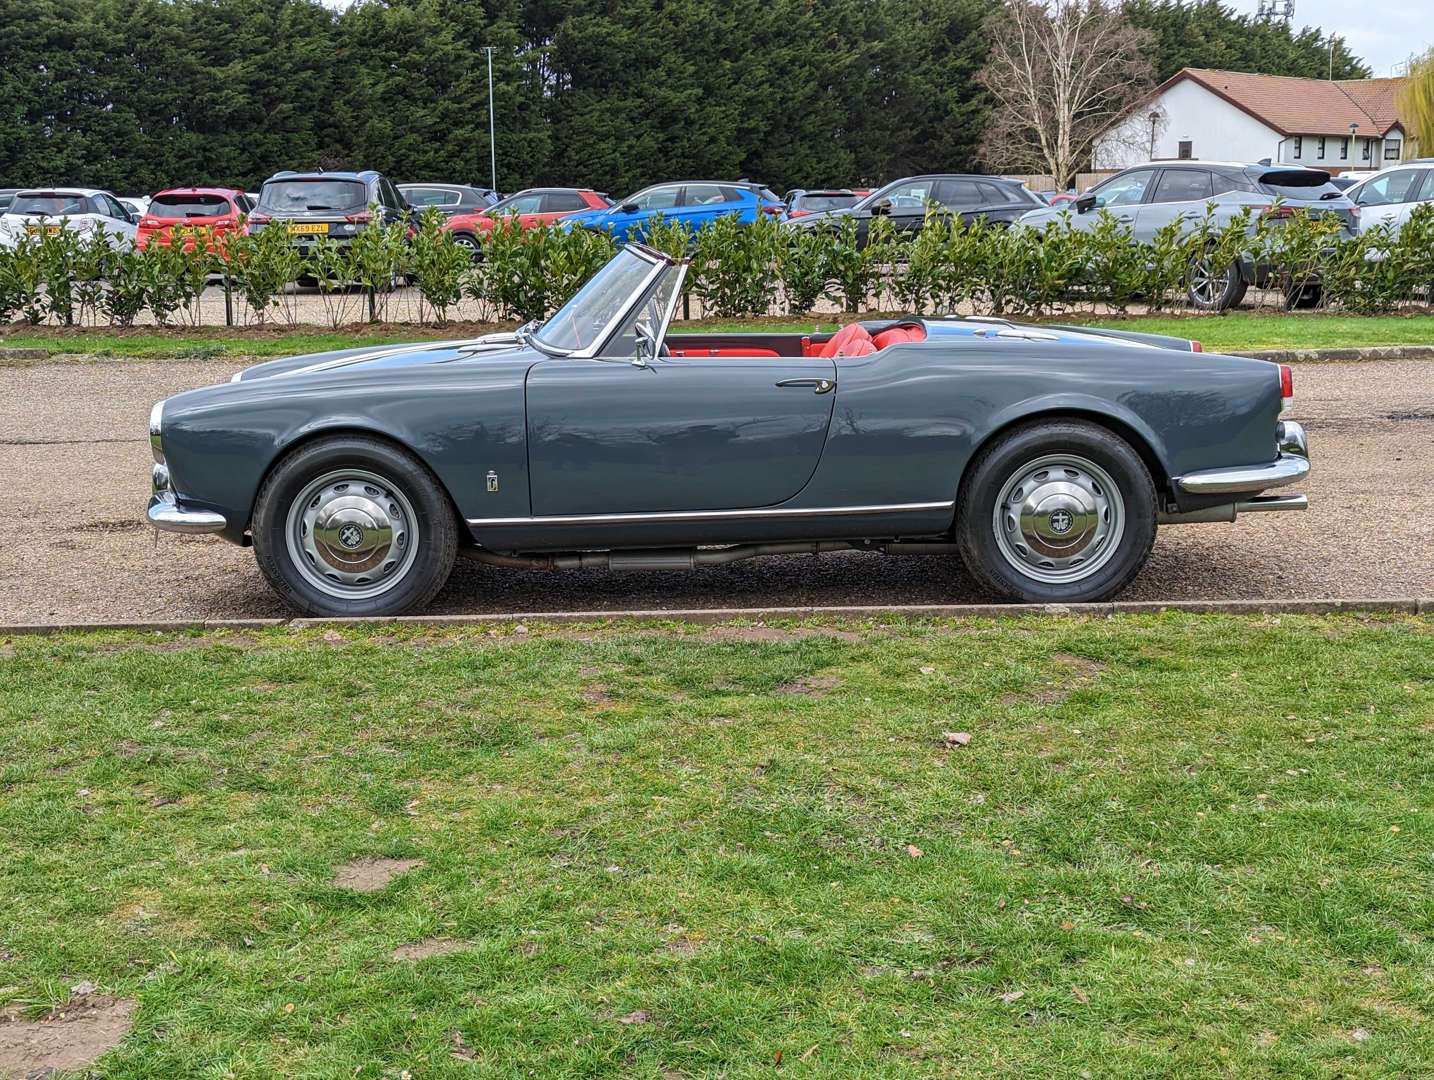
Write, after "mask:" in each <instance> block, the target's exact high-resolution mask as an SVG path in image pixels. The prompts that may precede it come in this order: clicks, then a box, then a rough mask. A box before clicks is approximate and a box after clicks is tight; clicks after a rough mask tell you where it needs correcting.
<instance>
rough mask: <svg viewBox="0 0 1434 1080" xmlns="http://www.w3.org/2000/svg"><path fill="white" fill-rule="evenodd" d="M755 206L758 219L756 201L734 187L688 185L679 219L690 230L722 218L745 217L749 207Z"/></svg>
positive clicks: (679, 210) (753, 215) (754, 213)
mask: <svg viewBox="0 0 1434 1080" xmlns="http://www.w3.org/2000/svg"><path fill="white" fill-rule="evenodd" d="M749 203H751V204H753V213H752V215H751V216H752V217H756V210H755V199H754V198H753V197H752V196H751V195H750V194H749V195H748V196H747V198H746V199H744V198H743V196H742V193H741V192H740V191H738V190H737V189H736V188H734V187H728V186H727V185H726V184H686V185H684V186H683V188H682V205H681V207H680V208H679V209H678V211H677V215H676V216H677V218H678V220H679V221H681V222H682V223H683V224H684V225H686V226H687V227H688V228H689V229H691V230H692V231H694V232H696V231H697V230H698V229H701V228H704V227H706V226H708V225H711V224H712V222H714V221H716V220H717V219H718V218H720V217H727V216H729V215H734V214H735V215H742V216H745V215H744V213H743V212H744V210H745V209H746V207H747V205H748V204H749Z"/></svg>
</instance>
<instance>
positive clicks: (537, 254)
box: [0, 206, 1434, 326]
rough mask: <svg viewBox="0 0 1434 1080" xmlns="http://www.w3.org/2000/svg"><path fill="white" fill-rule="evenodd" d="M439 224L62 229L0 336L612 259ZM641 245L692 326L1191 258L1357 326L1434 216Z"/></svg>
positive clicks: (997, 295) (1142, 268) (505, 279)
mask: <svg viewBox="0 0 1434 1080" xmlns="http://www.w3.org/2000/svg"><path fill="white" fill-rule="evenodd" d="M441 224H442V219H441V218H440V217H439V216H438V214H437V212H436V211H431V210H430V211H428V212H427V213H426V214H425V216H424V217H423V218H422V219H421V220H420V222H419V224H418V227H417V229H416V231H415V232H414V233H412V234H410V233H409V231H408V230H407V229H405V228H404V227H402V226H397V225H391V226H380V225H374V226H370V227H368V228H366V229H365V230H363V231H362V232H361V233H359V234H358V235H357V236H356V237H355V238H354V240H353V241H352V242H351V243H350V244H348V245H345V246H340V245H338V244H336V243H334V242H333V241H331V240H328V239H327V238H325V239H322V240H320V241H319V242H318V243H317V244H316V245H314V247H313V248H312V250H310V251H308V252H305V253H301V252H299V251H298V250H297V249H296V248H295V247H294V246H293V245H292V244H291V243H290V242H289V238H288V236H287V234H286V233H285V232H284V231H283V230H282V229H274V228H269V229H263V230H260V231H259V232H257V233H255V234H253V235H247V234H242V233H239V234H229V235H227V236H225V237H222V238H218V240H217V241H213V242H211V238H209V237H206V236H205V235H204V234H203V233H202V232H201V233H200V234H198V235H197V237H196V242H195V244H194V245H193V246H192V250H189V251H185V250H183V248H181V247H179V246H170V247H163V246H159V245H151V246H150V247H148V248H147V249H145V250H143V251H141V250H138V249H129V250H116V249H113V248H111V247H110V246H109V244H108V243H107V242H106V241H105V240H104V238H103V237H97V236H90V237H84V236H79V235H76V234H74V233H70V232H59V233H55V234H41V235H35V236H29V235H26V236H22V237H20V238H19V240H18V242H17V243H16V245H15V246H14V247H12V248H9V249H0V321H11V320H15V319H23V320H25V321H28V322H31V323H42V322H51V323H61V324H66V325H71V324H80V325H83V324H100V323H108V324H109V325H112V326H127V325H130V324H132V323H133V322H134V321H135V319H136V318H138V317H139V316H140V315H141V313H143V312H145V311H148V312H149V313H150V314H151V315H152V316H153V317H154V319H155V320H156V321H158V322H160V323H170V322H174V321H176V320H184V321H188V322H191V323H192V322H195V321H197V320H198V318H199V310H200V309H199V305H198V303H197V301H198V299H199V297H200V295H201V294H202V293H203V291H204V289H205V287H206V284H210V283H213V282H215V281H218V282H221V283H222V284H223V285H224V287H225V288H226V290H227V291H228V292H229V293H230V294H231V296H232V297H234V298H236V299H237V300H242V301H243V302H244V303H245V304H247V306H248V308H249V310H250V311H252V312H253V313H254V317H255V318H257V319H258V320H260V321H265V320H275V319H282V318H285V317H286V313H288V312H290V309H289V308H286V306H285V300H284V295H285V294H284V289H285V286H286V285H287V284H289V283H290V282H293V281H295V280H297V279H301V278H303V279H309V280H312V281H313V282H315V283H317V285H318V287H319V290H320V293H321V295H322V296H323V298H324V310H325V313H326V318H327V319H328V321H330V322H331V323H332V324H333V325H334V326H338V325H341V324H343V323H345V322H350V321H353V320H354V319H355V318H357V317H360V315H361V313H362V312H363V311H364V309H365V308H366V309H367V316H368V317H369V318H370V319H379V318H383V317H386V316H387V314H388V307H389V303H388V297H389V295H390V294H391V290H392V289H393V287H394V286H396V285H397V284H399V283H400V282H401V281H403V280H405V279H406V280H409V281H411V282H412V283H413V284H414V285H415V286H416V287H417V290H418V294H419V297H420V298H421V303H420V304H419V308H418V312H419V318H420V321H423V320H426V319H428V318H432V319H434V320H435V321H437V322H439V323H442V322H444V321H446V320H447V318H448V317H449V316H450V314H451V313H452V312H453V309H454V308H455V306H456V305H458V304H459V303H460V302H462V301H464V300H467V301H471V302H473V303H474V304H475V305H476V307H477V310H478V313H479V315H480V317H481V318H484V319H491V320H509V319H522V320H526V319H531V318H541V317H543V316H544V315H547V314H548V313H550V312H552V311H553V310H554V309H555V308H556V307H557V306H558V305H559V304H561V303H562V301H563V300H564V299H565V298H566V297H567V296H569V295H571V293H572V292H573V290H574V289H576V288H577V287H578V286H579V285H580V284H581V283H582V282H583V281H585V280H586V279H587V278H588V277H589V276H591V274H592V273H593V272H594V271H595V270H596V269H597V268H598V267H600V266H601V265H602V264H603V263H604V262H606V261H607V260H608V259H609V258H610V257H611V256H612V253H613V251H614V250H615V248H614V244H613V241H612V240H611V239H610V238H609V237H608V236H605V235H601V234H597V233H593V232H589V231H586V230H581V229H575V230H572V231H564V230H563V229H561V228H560V227H550V228H543V229H529V230H519V229H518V228H516V226H514V225H510V224H508V223H502V224H500V225H499V226H498V227H497V228H495V229H494V230H493V231H492V232H491V233H490V234H489V235H488V236H487V237H485V238H484V240H483V243H482V250H481V258H479V259H478V260H476V261H474V260H472V259H470V257H469V255H468V253H467V252H466V251H465V250H464V249H462V248H459V247H458V246H457V245H455V244H454V243H453V242H452V239H451V237H450V236H449V234H448V233H445V232H443V231H442V229H441ZM221 241H222V242H221ZM648 242H649V243H650V244H652V245H653V246H655V247H658V248H660V249H662V250H664V251H667V252H670V253H672V254H674V255H681V256H684V257H687V258H690V260H691V264H692V269H691V271H690V273H689V275H688V281H687V286H686V287H687V291H688V293H689V295H690V297H692V298H695V299H696V300H697V301H698V304H699V307H700V310H701V312H702V314H704V315H711V316H718V317H723V318H735V317H743V316H750V315H765V314H770V313H773V312H777V311H781V312H785V313H789V314H801V313H805V312H808V311H810V310H812V309H813V307H814V306H816V304H817V303H818V302H819V301H822V300H826V301H829V302H832V303H835V304H837V305H839V306H841V307H842V308H843V309H845V310H846V311H863V310H893V309H898V308H899V309H902V310H908V311H914V312H943V311H955V310H958V309H961V310H969V311H974V312H977V313H989V314H995V315H1045V314H1051V313H1056V312H1061V311H1070V310H1073V309H1083V308H1084V309H1094V308H1104V309H1107V310H1115V311H1124V310H1125V309H1127V308H1128V307H1129V306H1130V305H1131V304H1133V303H1142V304H1144V305H1146V306H1147V307H1148V308H1149V309H1150V310H1162V309H1167V310H1168V309H1173V308H1179V307H1183V306H1187V305H1188V300H1187V298H1186V291H1185V285H1186V278H1187V275H1188V273H1189V270H1190V267H1191V265H1192V263H1193V262H1194V261H1196V260H1200V259H1204V260H1208V261H1209V262H1210V263H1212V264H1215V265H1229V264H1230V263H1232V262H1234V261H1235V260H1237V259H1247V260H1254V261H1256V262H1258V263H1260V264H1261V265H1267V266H1270V267H1272V268H1273V270H1274V281H1273V284H1274V287H1275V292H1274V293H1273V294H1272V295H1273V296H1275V297H1276V298H1277V299H1278V298H1279V297H1281V296H1284V297H1288V298H1291V299H1294V298H1298V297H1305V298H1307V299H1308V298H1314V297H1317V299H1318V302H1319V303H1321V304H1323V305H1325V306H1328V307H1337V308H1340V309H1343V310H1346V311H1352V312H1356V313H1379V312H1389V311H1393V310H1397V309H1399V308H1402V307H1405V306H1407V305H1410V304H1413V303H1419V302H1424V301H1426V300H1427V299H1428V298H1429V289H1430V285H1431V283H1434V207H1430V206H1421V207H1419V208H1418V209H1417V211H1416V212H1415V213H1414V215H1413V217H1412V218H1411V220H1410V221H1409V222H1408V223H1407V224H1406V225H1405V226H1404V228H1403V229H1402V230H1401V231H1400V232H1399V233H1398V234H1397V235H1396V234H1395V233H1394V232H1393V231H1392V230H1390V229H1389V228H1387V227H1380V228H1376V229H1372V230H1370V231H1369V232H1366V233H1363V234H1361V235H1360V236H1359V237H1358V238H1356V239H1344V238H1341V236H1340V235H1339V226H1338V222H1337V220H1336V219H1334V218H1332V217H1312V216H1310V215H1307V214H1305V213H1303V212H1295V213H1293V214H1292V215H1290V216H1286V217H1274V216H1272V215H1269V214H1266V215H1264V216H1261V217H1258V218H1257V217H1252V216H1251V214H1250V212H1248V211H1247V212H1246V214H1245V216H1243V217H1241V218H1237V219H1236V220H1234V221H1232V222H1230V223H1228V224H1226V225H1225V226H1223V227H1219V226H1217V225H1215V223H1214V221H1213V218H1210V217H1207V218H1206V219H1205V220H1204V221H1202V222H1200V223H1199V225H1198V227H1197V228H1194V229H1193V230H1189V231H1187V232H1185V234H1184V235H1182V234H1181V230H1180V229H1178V228H1177V227H1176V226H1174V225H1172V226H1170V227H1168V228H1166V229H1165V230H1163V231H1162V232H1161V233H1160V234H1158V235H1157V236H1156V237H1155V238H1154V240H1153V242H1151V243H1149V244H1136V243H1134V242H1133V240H1132V237H1131V234H1130V232H1129V230H1128V229H1127V228H1126V227H1124V226H1123V225H1121V224H1120V223H1119V222H1117V221H1116V220H1115V218H1113V217H1111V216H1110V215H1108V214H1105V213H1104V212H1102V213H1101V216H1100V217H1099V218H1098V219H1097V220H1096V221H1095V222H1094V223H1093V228H1091V229H1090V230H1088V231H1083V230H1077V229H1074V228H1072V227H1071V224H1070V219H1069V218H1067V219H1064V220H1063V221H1061V222H1058V223H1057V224H1056V225H1055V226H1054V227H1053V228H1051V229H1050V230H1048V231H1047V232H1045V233H1043V234H1038V233H1035V232H1033V231H1031V230H1026V229H1019V228H1016V229H1007V228H1005V227H1001V226H996V225H987V224H984V223H978V224H976V225H974V226H963V225H962V224H961V223H960V222H959V221H950V220H946V219H942V218H935V217H933V218H932V219H930V220H928V222H927V223H926V225H925V227H924V228H923V229H922V230H921V231H920V232H919V233H918V234H917V235H916V236H915V238H914V239H909V240H907V239H898V238H897V236H896V235H895V234H894V232H893V230H892V228H891V225H890V222H889V220H887V219H884V218H877V219H875V220H873V221H872V223H871V229H870V233H869V236H868V242H867V244H866V245H865V246H864V247H859V246H858V245H857V243H856V232H855V228H854V224H853V223H852V222H851V221H849V220H848V221H845V222H843V223H842V224H841V225H840V227H837V228H832V229H810V230H790V229H786V228H783V227H782V226H781V225H780V224H779V223H778V222H776V221H775V220H772V219H770V218H766V217H763V218H761V219H760V220H759V221H757V222H756V223H755V224H753V225H745V226H744V225H739V224H737V223H736V221H735V220H733V219H720V220H719V221H717V222H716V223H714V224H713V225H710V226H708V227H707V228H705V229H703V230H702V231H701V232H699V233H696V234H693V233H689V232H688V231H686V230H685V229H684V228H683V227H682V226H681V225H679V224H676V223H672V222H663V221H658V222H657V223H656V224H655V225H654V226H653V228H652V229H651V232H650V235H649V239H648ZM211 248H218V249H222V253H223V257H221V255H220V254H219V253H216V251H214V250H211ZM1315 285H1318V286H1319V288H1318V289H1315V288H1314V286H1315ZM288 317H292V315H291V313H290V314H289V316H288Z"/></svg>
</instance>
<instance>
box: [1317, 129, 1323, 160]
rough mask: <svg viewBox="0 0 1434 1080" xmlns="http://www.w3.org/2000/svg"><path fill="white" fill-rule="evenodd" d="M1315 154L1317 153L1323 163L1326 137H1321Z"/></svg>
mask: <svg viewBox="0 0 1434 1080" xmlns="http://www.w3.org/2000/svg"><path fill="white" fill-rule="evenodd" d="M1315 153H1316V156H1317V157H1318V158H1319V159H1320V160H1321V161H1323V160H1324V136H1323V135H1321V136H1320V137H1319V142H1318V143H1316V144H1315Z"/></svg>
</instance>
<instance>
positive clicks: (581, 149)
mask: <svg viewBox="0 0 1434 1080" xmlns="http://www.w3.org/2000/svg"><path fill="white" fill-rule="evenodd" d="M1124 8H1125V12H1126V15H1127V16H1128V18H1129V19H1130V20H1131V21H1132V22H1133V23H1135V25H1136V26H1138V27H1139V28H1141V29H1143V30H1146V31H1149V33H1150V35H1151V39H1152V40H1153V42H1154V45H1153V49H1152V55H1151V57H1150V59H1151V63H1152V65H1153V69H1154V75H1155V78H1156V79H1163V78H1165V77H1168V76H1169V75H1171V74H1173V73H1174V72H1175V71H1177V70H1179V69H1180V68H1181V67H1184V66H1199V67H1223V68H1232V69H1237V70H1251V71H1265V72H1269V73H1273V74H1288V75H1312V76H1322V75H1326V74H1328V72H1329V62H1330V54H1329V44H1328V39H1327V38H1325V37H1324V36H1323V35H1322V34H1321V33H1320V31H1318V30H1317V29H1313V28H1307V29H1304V30H1299V31H1295V30H1291V29H1290V28H1289V27H1287V26H1285V25H1284V24H1283V23H1260V22H1257V21H1256V20H1254V19H1253V17H1251V16H1249V15H1242V14H1239V13H1237V12H1236V11H1234V10H1233V9H1232V8H1230V7H1228V6H1226V5H1224V4H1222V3H1221V2H1220V0H1198V2H1193V3H1187V2H1181V0H1127V2H1126V3H1125V4H1124ZM1001 10H1002V5H1001V2H1000V0H823V2H822V3H820V4H814V3H811V0H679V2H666V0H601V2H599V0H487V2H485V3H482V4H479V3H473V2H471V0H359V2H358V3H355V4H353V5H351V6H349V7H347V8H345V9H342V10H332V9H330V8H327V7H325V6H324V5H323V4H322V3H320V2H319V0H5V3H4V5H3V7H0V11H3V15H0V185H6V186H19V185H33V184H42V183H58V182H70V183H81V182H83V183H89V184H94V185H96V186H102V187H108V188H111V189H114V190H117V191H123V192H147V191H153V190H157V189H159V188H161V187H165V186H169V185H174V184H190V183H196V184H233V185H238V186H243V187H248V188H250V189H251V190H252V189H253V187H254V185H256V184H257V183H259V182H261V181H262V180H263V179H264V178H265V177H267V176H268V175H270V174H271V173H273V172H275V171H277V170H279V169H282V168H299V169H310V168H321V167H322V168H332V169H337V168H376V169H381V170H383V171H384V172H385V173H387V174H389V175H390V176H392V177H393V178H395V179H396V180H399V181H405V180H424V179H446V180H456V181H466V182H470V183H478V184H482V183H485V182H486V179H487V177H488V120H489V117H488V90H487V67H486V61H485V58H484V53H483V47H484V46H493V47H494V49H495V52H494V55H493V78H494V88H495V99H496V103H495V109H494V123H495V127H496V129H497V147H498V183H499V186H500V187H502V188H504V189H505V190H513V189H516V188H519V187H523V186H527V185H531V184H566V183H583V184H588V185H592V186H594V187H597V188H600V189H603V190H607V191H610V192H612V193H613V194H614V195H620V194H625V193H627V192H629V191H631V190H635V189H636V188H638V187H639V186H641V185H643V184H647V183H651V182H653V181H656V180H662V179H672V178H681V177H689V176H690V177H699V176H700V177H731V178H736V177H750V178H752V179H755V180H761V181H764V182H766V183H769V184H772V185H774V186H776V187H778V188H779V189H780V188H785V187H794V186H817V185H825V184H834V183H836V184H855V183H860V182H867V183H873V182H879V181H882V180H885V179H889V178H892V177H895V176H900V175H906V174H911V173H916V172H922V171H936V170H942V171H945V170H963V169H976V168H980V167H981V165H982V156H981V145H982V137H983V133H984V132H985V130H986V126H987V120H988V116H989V110H990V99H989V94H988V91H987V89H986V88H985V86H983V84H982V83H981V81H980V80H979V79H978V77H977V76H978V74H979V72H980V71H981V69H982V67H983V65H984V64H985V62H986V60H987V56H988V53H989V50H990V38H989V25H990V23H989V20H990V19H991V18H992V17H993V16H995V17H997V18H999V17H1000V16H999V13H1000V12H1001ZM1368 74H1369V71H1368V68H1367V67H1366V66H1365V65H1364V64H1363V63H1362V62H1361V61H1360V60H1359V59H1358V58H1356V57H1354V56H1352V55H1351V54H1350V53H1349V52H1348V50H1347V49H1346V48H1345V47H1344V44H1343V42H1341V41H1339V40H1338V39H1336V42H1335V49H1334V76H1335V77H1336V78H1353V77H1360V76H1364V75H1368Z"/></svg>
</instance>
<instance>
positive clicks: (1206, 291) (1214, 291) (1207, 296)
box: [1185, 252, 1248, 311]
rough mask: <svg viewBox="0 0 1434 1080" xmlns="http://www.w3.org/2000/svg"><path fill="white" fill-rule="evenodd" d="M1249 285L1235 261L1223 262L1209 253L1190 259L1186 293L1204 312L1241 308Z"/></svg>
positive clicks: (1192, 302) (1195, 305)
mask: <svg viewBox="0 0 1434 1080" xmlns="http://www.w3.org/2000/svg"><path fill="white" fill-rule="evenodd" d="M1247 287H1248V286H1247V285H1246V283H1245V279H1244V277H1243V276H1241V274H1240V266H1239V264H1238V263H1236V262H1230V263H1227V264H1223V265H1222V264H1220V263H1217V262H1216V261H1215V259H1214V258H1213V257H1212V256H1211V255H1210V253H1208V252H1206V253H1204V254H1201V255H1196V256H1195V257H1194V258H1193V259H1191V260H1190V267H1189V269H1188V271H1187V273H1186V284H1185V292H1186V295H1187V296H1189V297H1190V303H1191V304H1192V305H1193V306H1194V307H1196V308H1198V309H1199V310H1201V311H1226V310H1228V309H1229V308H1232V307H1239V305H1240V301H1241V300H1243V299H1244V298H1245V290H1246V288H1247Z"/></svg>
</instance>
